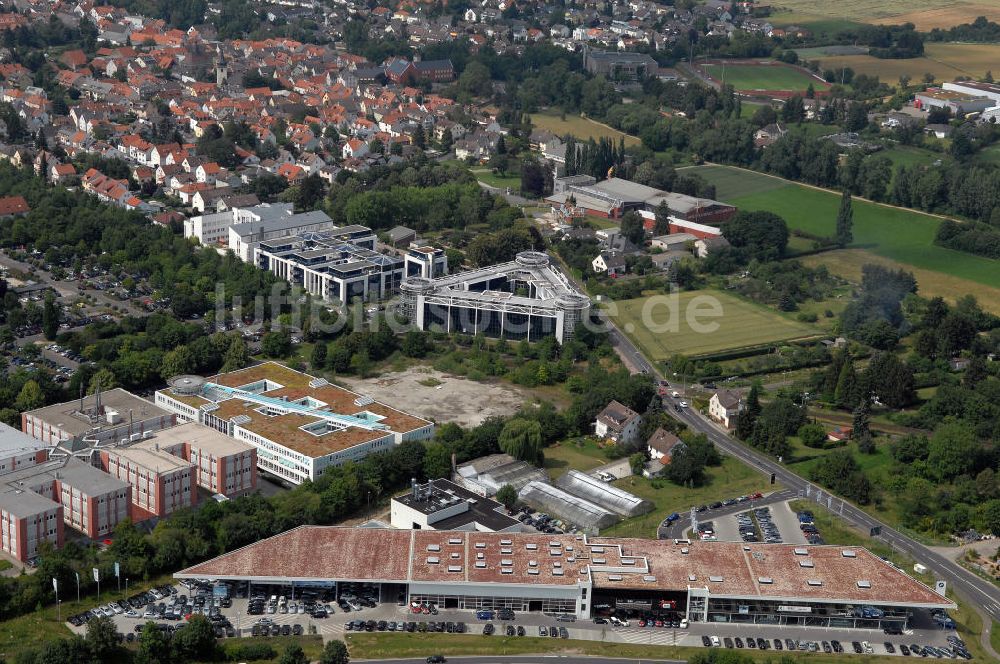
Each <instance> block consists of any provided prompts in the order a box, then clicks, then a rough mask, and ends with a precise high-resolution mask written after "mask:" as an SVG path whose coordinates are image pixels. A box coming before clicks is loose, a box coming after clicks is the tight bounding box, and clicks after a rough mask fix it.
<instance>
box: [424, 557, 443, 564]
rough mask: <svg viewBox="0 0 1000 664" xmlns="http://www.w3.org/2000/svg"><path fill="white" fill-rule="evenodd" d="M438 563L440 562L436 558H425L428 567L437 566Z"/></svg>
mask: <svg viewBox="0 0 1000 664" xmlns="http://www.w3.org/2000/svg"><path fill="white" fill-rule="evenodd" d="M440 562H441V560H440V559H439V558H438V557H437V556H428V557H427V564H428V565H437V564H438V563H440Z"/></svg>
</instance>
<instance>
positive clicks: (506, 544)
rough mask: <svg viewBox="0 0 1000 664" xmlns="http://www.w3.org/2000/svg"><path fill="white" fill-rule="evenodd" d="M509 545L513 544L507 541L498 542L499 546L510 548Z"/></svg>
mask: <svg viewBox="0 0 1000 664" xmlns="http://www.w3.org/2000/svg"><path fill="white" fill-rule="evenodd" d="M511 544H513V542H512V541H510V540H509V539H502V540H500V546H510V545H511Z"/></svg>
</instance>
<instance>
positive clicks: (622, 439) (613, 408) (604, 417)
mask: <svg viewBox="0 0 1000 664" xmlns="http://www.w3.org/2000/svg"><path fill="white" fill-rule="evenodd" d="M641 423H642V416H641V415H639V413H637V412H635V411H634V410H632V409H631V408H629V407H628V406H626V405H625V404H623V403H620V402H618V401H612V402H611V403H609V404H608V405H607V406H605V407H604V410H602V411H601V412H600V413H599V414H598V415H597V421H596V422H595V423H594V433H595V434H596V435H598V436H600V437H601V438H610V439H611V440H613V441H615V442H617V443H620V444H628V443H630V442H631V441H632V440H633V439H634V438H635V436H636V434H637V433H639V425H640V424H641Z"/></svg>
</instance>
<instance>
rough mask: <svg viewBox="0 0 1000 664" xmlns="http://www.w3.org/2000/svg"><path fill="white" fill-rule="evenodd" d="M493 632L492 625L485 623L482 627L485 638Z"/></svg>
mask: <svg viewBox="0 0 1000 664" xmlns="http://www.w3.org/2000/svg"><path fill="white" fill-rule="evenodd" d="M495 630H496V628H495V627H494V626H493V623H486V624H485V625H483V634H485V635H486V636H489V635H490V634H492V633H493V632H494V631H495Z"/></svg>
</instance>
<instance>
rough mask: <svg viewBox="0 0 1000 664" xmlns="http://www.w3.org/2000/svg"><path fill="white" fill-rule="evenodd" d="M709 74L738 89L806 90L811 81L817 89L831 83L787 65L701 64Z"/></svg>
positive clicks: (821, 88)
mask: <svg viewBox="0 0 1000 664" xmlns="http://www.w3.org/2000/svg"><path fill="white" fill-rule="evenodd" d="M701 67H702V69H704V70H705V73H707V74H708V75H709V76H711V77H712V78H714V79H715V80H717V81H720V82H723V83H726V84H729V85H732V86H733V87H734V88H736V89H737V90H805V89H806V88H808V87H809V84H810V83H811V84H812V86H813V88H815V89H816V90H826V89H827V88H829V87H830V86H829V84H827V83H824V82H822V81H818V80H816V79H815V78H813V77H812V76H809V75H808V74H806V73H804V72H803V71H802V70H800V69H798V68H796V67H790V66H786V65H754V64H739V65H730V64H727V65H715V64H704V65H701Z"/></svg>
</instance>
